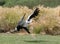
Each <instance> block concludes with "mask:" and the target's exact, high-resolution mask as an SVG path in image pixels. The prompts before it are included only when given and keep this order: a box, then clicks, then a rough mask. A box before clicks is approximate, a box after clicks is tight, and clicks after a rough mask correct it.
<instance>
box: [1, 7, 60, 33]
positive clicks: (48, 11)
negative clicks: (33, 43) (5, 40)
mask: <svg viewBox="0 0 60 44" xmlns="http://www.w3.org/2000/svg"><path fill="white" fill-rule="evenodd" d="M37 7H38V8H39V9H40V12H39V15H38V16H37V17H36V18H34V19H33V22H32V23H31V24H30V29H31V30H35V31H36V30H39V31H37V33H40V31H41V30H46V28H48V30H53V28H54V27H55V26H58V27H59V29H60V6H58V7H55V8H49V7H44V6H37ZM34 8H36V7H34ZM34 8H33V10H34ZM33 10H32V9H29V8H28V7H26V6H24V7H22V6H15V7H11V8H7V7H1V6H0V30H1V29H2V30H7V31H8V30H11V29H14V28H15V26H16V24H17V22H18V21H19V20H20V18H21V17H22V16H23V15H24V14H26V16H25V19H26V18H27V16H28V15H29V14H31V13H32V11H33ZM57 30H58V29H57Z"/></svg>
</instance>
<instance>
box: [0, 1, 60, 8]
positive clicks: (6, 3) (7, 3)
mask: <svg viewBox="0 0 60 44" xmlns="http://www.w3.org/2000/svg"><path fill="white" fill-rule="evenodd" d="M0 5H1V6H7V7H12V6H15V5H22V6H28V7H29V8H32V7H34V6H37V5H44V6H49V7H56V6H58V5H60V0H0Z"/></svg>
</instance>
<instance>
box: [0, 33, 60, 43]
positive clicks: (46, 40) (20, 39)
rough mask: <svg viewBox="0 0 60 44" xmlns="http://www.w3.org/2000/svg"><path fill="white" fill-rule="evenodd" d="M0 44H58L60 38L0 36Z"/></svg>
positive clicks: (17, 35) (46, 36)
mask: <svg viewBox="0 0 60 44" xmlns="http://www.w3.org/2000/svg"><path fill="white" fill-rule="evenodd" d="M0 44H60V36H51V35H35V38H33V37H32V36H31V35H20V34H0Z"/></svg>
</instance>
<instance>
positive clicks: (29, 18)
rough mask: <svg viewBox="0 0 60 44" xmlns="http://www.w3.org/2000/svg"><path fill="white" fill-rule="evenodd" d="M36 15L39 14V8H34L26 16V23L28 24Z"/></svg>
mask: <svg viewBox="0 0 60 44" xmlns="http://www.w3.org/2000/svg"><path fill="white" fill-rule="evenodd" d="M38 13H39V8H36V9H35V10H34V12H33V13H32V14H31V15H30V16H28V19H27V20H26V21H27V22H30V21H31V19H32V18H34V17H35V16H37V15H38Z"/></svg>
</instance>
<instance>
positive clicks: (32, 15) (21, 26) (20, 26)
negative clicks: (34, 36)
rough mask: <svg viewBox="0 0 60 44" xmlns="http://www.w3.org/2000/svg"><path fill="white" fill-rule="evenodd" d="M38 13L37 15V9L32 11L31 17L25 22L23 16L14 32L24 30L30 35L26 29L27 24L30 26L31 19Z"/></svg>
mask: <svg viewBox="0 0 60 44" xmlns="http://www.w3.org/2000/svg"><path fill="white" fill-rule="evenodd" d="M38 13H39V9H38V8H36V9H35V10H34V12H33V13H32V14H31V15H29V16H28V18H27V20H24V17H25V15H24V16H23V17H22V18H21V20H20V21H19V22H18V24H17V26H16V28H15V30H17V31H20V29H22V28H24V29H25V30H26V31H27V32H28V33H29V34H30V32H29V29H28V28H27V27H28V24H30V23H31V22H32V18H34V17H35V16H37V15H38Z"/></svg>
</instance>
